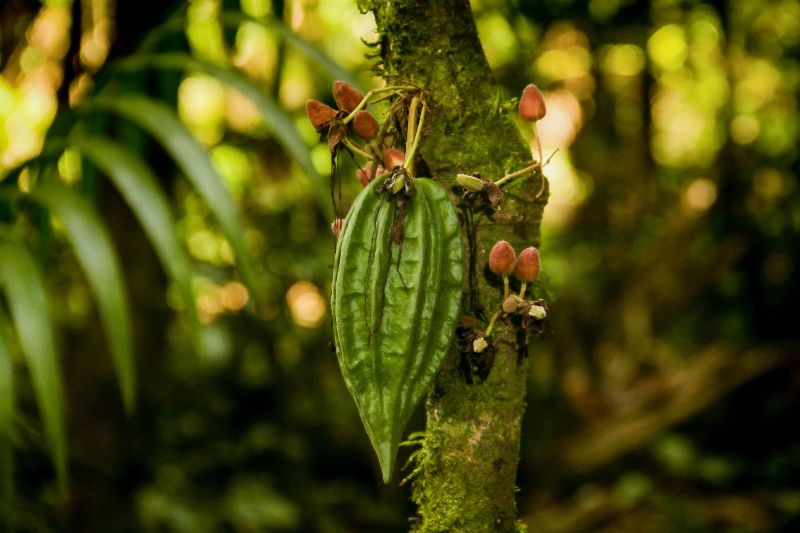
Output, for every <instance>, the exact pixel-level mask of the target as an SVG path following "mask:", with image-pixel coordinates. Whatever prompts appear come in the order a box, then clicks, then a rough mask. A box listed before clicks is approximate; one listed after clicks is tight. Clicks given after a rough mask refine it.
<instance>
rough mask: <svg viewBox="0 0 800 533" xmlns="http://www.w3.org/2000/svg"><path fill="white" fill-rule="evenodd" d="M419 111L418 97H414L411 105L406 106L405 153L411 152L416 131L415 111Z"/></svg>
mask: <svg viewBox="0 0 800 533" xmlns="http://www.w3.org/2000/svg"><path fill="white" fill-rule="evenodd" d="M418 112H419V98H418V97H416V96H415V97H414V98H412V99H411V105H410V106H408V126H406V153H407V154H410V153H411V147H412V146H414V137H415V134H416V131H417V113H418Z"/></svg>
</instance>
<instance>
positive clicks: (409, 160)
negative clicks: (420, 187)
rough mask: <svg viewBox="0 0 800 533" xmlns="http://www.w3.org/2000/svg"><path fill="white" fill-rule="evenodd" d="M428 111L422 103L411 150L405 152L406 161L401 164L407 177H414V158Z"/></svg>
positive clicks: (426, 106)
mask: <svg viewBox="0 0 800 533" xmlns="http://www.w3.org/2000/svg"><path fill="white" fill-rule="evenodd" d="M427 111H428V105H427V104H426V103H425V102H422V112H421V113H420V114H419V122H418V123H417V128H416V131H415V133H414V142H413V144H412V145H411V149H410V150H409V151H408V152H406V160H405V162H404V163H403V166H404V167H405V168H406V170H408V175H409V176H414V158H415V157H416V155H417V148H419V141H420V139H421V138H422V129H423V126H424V124H425V115H426V113H427Z"/></svg>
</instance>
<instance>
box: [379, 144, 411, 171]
mask: <svg viewBox="0 0 800 533" xmlns="http://www.w3.org/2000/svg"><path fill="white" fill-rule="evenodd" d="M405 161H406V153H405V152H403V151H402V150H398V149H397V148H389V149H388V150H386V151H385V152H383V166H384V168H386V169H387V170H394V169H395V167H402V166H403V163H405Z"/></svg>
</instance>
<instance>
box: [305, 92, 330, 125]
mask: <svg viewBox="0 0 800 533" xmlns="http://www.w3.org/2000/svg"><path fill="white" fill-rule="evenodd" d="M306 114H307V115H308V120H310V121H311V125H312V126H314V129H315V130H317V131H319V129H320V128H321V127H322V126H324V125H325V124H327V123H328V122H330V121H331V119H333V117H335V116H336V110H335V109H334V108H332V107H329V106H326V105H325V104H323V103H322V102H320V101H319V100H313V99H312V100H309V101H307V102H306Z"/></svg>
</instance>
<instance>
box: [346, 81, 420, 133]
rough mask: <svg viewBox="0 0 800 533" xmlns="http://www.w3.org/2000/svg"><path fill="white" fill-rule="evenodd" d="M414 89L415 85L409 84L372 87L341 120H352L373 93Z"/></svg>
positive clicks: (365, 105)
mask: <svg viewBox="0 0 800 533" xmlns="http://www.w3.org/2000/svg"><path fill="white" fill-rule="evenodd" d="M416 90H417V88H416V87H412V86H409V85H390V86H388V87H381V88H380V89H372V90H371V91H369V92H367V94H365V95H364V98H362V99H361V101H360V102H359V103H358V105H357V106H356V108H355V109H353V111H352V112H350V114H349V115H347V116H346V117H344V119H343V120H342V122H343V123H345V124H349V123H350V121H351V120H353V118H354V117H355V116H356V113H358V112H359V111H361V110H362V109H364V108H365V107H367V104H368V103H369V99H370V98H372V96H373V95H376V94H380V93H385V92H390V91H395V92H396V91H416Z"/></svg>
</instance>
